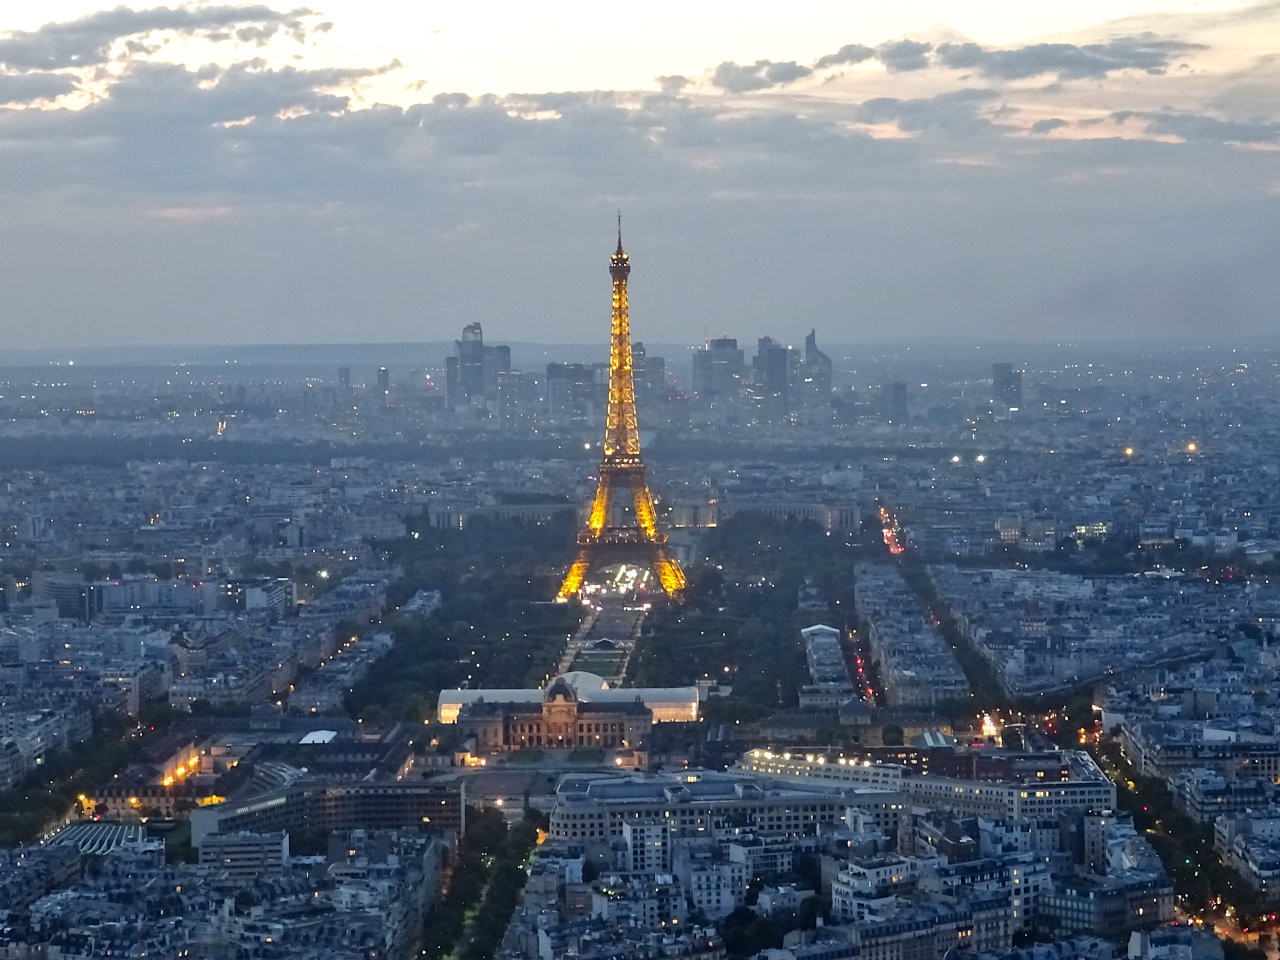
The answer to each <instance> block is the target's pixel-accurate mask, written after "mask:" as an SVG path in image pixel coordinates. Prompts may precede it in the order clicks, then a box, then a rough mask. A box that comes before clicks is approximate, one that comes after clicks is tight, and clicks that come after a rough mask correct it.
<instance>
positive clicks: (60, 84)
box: [0, 72, 77, 104]
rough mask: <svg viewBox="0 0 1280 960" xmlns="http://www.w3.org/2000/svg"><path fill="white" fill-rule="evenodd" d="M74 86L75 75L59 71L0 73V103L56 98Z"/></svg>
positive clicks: (70, 90)
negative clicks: (70, 75)
mask: <svg viewBox="0 0 1280 960" xmlns="http://www.w3.org/2000/svg"><path fill="white" fill-rule="evenodd" d="M76 87H77V83H76V79H75V77H69V76H67V75H65V74H61V73H43V72H32V73H18V74H4V73H0V104H6V103H23V104H25V103H33V102H35V101H37V100H56V99H57V98H58V97H61V96H63V95H64V94H68V93H71V92H72V91H73V90H75V89H76Z"/></svg>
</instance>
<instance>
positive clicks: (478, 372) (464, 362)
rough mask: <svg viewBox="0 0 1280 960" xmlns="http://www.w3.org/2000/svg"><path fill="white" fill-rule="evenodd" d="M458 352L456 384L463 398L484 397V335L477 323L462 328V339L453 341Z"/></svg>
mask: <svg viewBox="0 0 1280 960" xmlns="http://www.w3.org/2000/svg"><path fill="white" fill-rule="evenodd" d="M453 344H454V347H455V348H456V349H457V351H458V384H459V386H460V388H461V390H462V395H463V396H465V397H480V396H483V395H484V333H483V331H481V329H480V324H478V323H468V324H467V325H466V326H465V327H463V328H462V339H461V340H455V341H453Z"/></svg>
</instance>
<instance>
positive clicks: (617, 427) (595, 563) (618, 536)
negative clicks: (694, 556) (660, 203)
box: [556, 216, 685, 600]
mask: <svg viewBox="0 0 1280 960" xmlns="http://www.w3.org/2000/svg"><path fill="white" fill-rule="evenodd" d="M630 275H631V261H630V259H629V258H628V257H627V255H626V254H625V253H624V252H623V250H622V218H621V216H619V218H618V249H617V250H616V251H614V254H613V256H612V257H610V258H609V276H610V277H612V278H613V323H612V334H611V337H610V341H609V406H608V410H607V412H606V414H605V427H604V455H603V457H602V458H601V460H600V470H599V480H598V481H597V485H596V495H595V499H594V500H593V501H592V503H591V514H590V516H589V517H588V519H587V524H586V526H585V527H583V529H582V531H581V532H580V533H579V534H578V555H577V556H576V557H575V558H574V561H573V564H572V566H570V567H569V572H568V573H567V574H566V575H565V578H564V583H562V584H561V585H560V593H559V594H558V595H557V598H556V599H558V600H568V599H569V598H570V597H572V596H575V595H576V594H577V593H578V591H579V590H581V589H582V586H583V584H584V583H585V582H586V578H587V574H588V573H590V572H591V570H593V569H597V568H599V567H601V566H605V565H607V564H609V563H617V562H630V563H644V564H645V565H647V566H648V567H650V568H651V569H652V570H653V572H654V573H655V574H656V575H657V577H658V582H659V583H660V584H661V585H662V589H663V591H665V592H666V594H667V595H668V596H670V597H673V598H678V597H679V596H680V593H681V591H682V590H684V585H685V576H684V571H683V570H681V569H680V564H678V563H677V562H676V560H675V558H674V557H673V556H671V554H670V553H669V552H668V551H667V535H666V534H665V533H662V532H661V531H659V530H658V517H657V510H656V509H655V507H654V503H653V494H652V493H651V492H650V490H649V484H648V483H647V482H646V481H645V476H644V461H643V460H642V459H641V457H640V425H639V420H638V418H637V417H636V387H635V377H634V375H633V372H632V356H631V312H630V309H629V308H628V305H627V278H628V277H629V276H630ZM623 488H625V489H626V490H627V491H628V492H629V493H630V496H631V502H632V505H633V506H634V513H633V515H632V517H631V520H632V525H630V526H610V525H609V512H610V510H609V508H610V503H611V501H612V499H613V494H614V493H615V492H617V491H619V490H621V489H623Z"/></svg>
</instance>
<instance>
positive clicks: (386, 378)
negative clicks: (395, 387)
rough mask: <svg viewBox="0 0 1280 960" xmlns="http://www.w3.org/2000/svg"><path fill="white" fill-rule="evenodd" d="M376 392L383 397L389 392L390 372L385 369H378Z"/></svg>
mask: <svg viewBox="0 0 1280 960" xmlns="http://www.w3.org/2000/svg"><path fill="white" fill-rule="evenodd" d="M378 392H379V393H381V394H382V395H383V396H384V397H385V396H386V395H387V394H388V393H390V392H391V371H390V370H388V369H387V368H386V367H379V368H378Z"/></svg>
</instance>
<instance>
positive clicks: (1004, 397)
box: [991, 363, 1022, 410]
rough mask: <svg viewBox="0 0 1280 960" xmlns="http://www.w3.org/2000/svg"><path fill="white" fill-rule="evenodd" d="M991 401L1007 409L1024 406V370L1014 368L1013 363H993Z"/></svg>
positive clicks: (1016, 408)
mask: <svg viewBox="0 0 1280 960" xmlns="http://www.w3.org/2000/svg"><path fill="white" fill-rule="evenodd" d="M991 402H992V404H993V405H995V406H996V407H1000V408H1003V409H1005V410H1018V409H1020V408H1021V407H1022V371H1021V370H1015V369H1013V364H1012V363H993V364H992V365H991Z"/></svg>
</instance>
